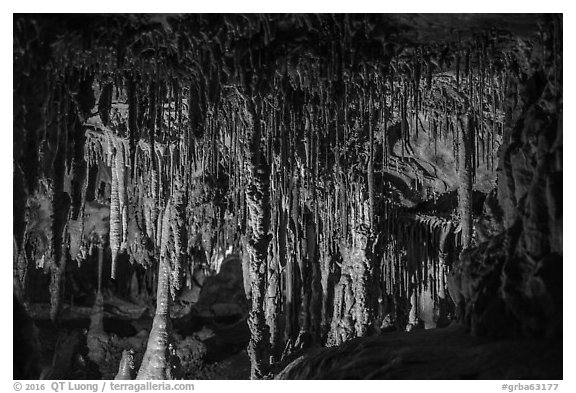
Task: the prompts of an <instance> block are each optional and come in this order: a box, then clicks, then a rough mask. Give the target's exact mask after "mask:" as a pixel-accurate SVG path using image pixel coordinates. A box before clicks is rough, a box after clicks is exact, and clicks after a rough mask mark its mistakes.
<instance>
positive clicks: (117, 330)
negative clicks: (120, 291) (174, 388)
mask: <svg viewBox="0 0 576 393" xmlns="http://www.w3.org/2000/svg"><path fill="white" fill-rule="evenodd" d="M34 319H35V323H36V326H37V327H38V331H39V338H40V342H41V346H42V349H43V353H42V357H43V358H44V360H45V363H50V362H51V361H50V359H52V363H53V364H54V363H58V364H66V365H67V366H66V367H62V368H63V369H65V370H67V371H66V373H65V374H61V375H60V374H53V375H52V377H54V378H55V379H58V378H60V379H100V378H102V379H112V378H114V375H115V373H116V371H117V367H118V362H119V357H120V355H121V349H122V347H124V349H125V346H126V345H127V344H126V343H129V344H130V345H132V346H138V345H139V344H138V343H142V344H143V343H145V342H146V339H147V335H146V334H142V331H143V330H144V331H146V330H148V329H149V326H151V324H152V319H151V318H149V317H144V318H140V319H138V320H127V319H120V318H113V317H108V318H106V319H105V320H104V327H105V330H106V331H107V333H108V334H109V335H110V336H111V337H112V336H113V337H114V338H113V339H112V341H113V342H114V343H115V344H114V346H111V347H110V349H109V351H110V352H111V354H110V359H111V361H110V362H109V363H110V364H109V367H108V368H106V369H105V370H104V369H103V368H102V367H100V372H98V368H97V367H96V365H94V364H93V365H92V366H91V367H90V366H89V365H87V363H89V362H87V361H86V358H87V350H86V348H85V335H86V332H87V330H88V327H89V320H88V319H87V318H85V316H84V315H82V313H76V317H74V315H73V313H69V314H68V317H67V318H66V319H65V320H63V321H61V323H60V325H59V326H55V325H53V324H52V323H51V322H50V321H49V320H47V319H45V318H38V316H37V318H34ZM174 322H175V323H174V331H175V334H176V337H177V342H178V345H180V346H181V347H185V346H187V345H190V343H189V341H188V340H187V339H188V338H189V337H194V339H195V340H197V341H196V342H202V345H203V346H204V348H205V349H204V352H203V355H202V357H201V362H200V363H198V360H197V359H194V361H195V362H196V363H189V364H193V365H194V367H193V368H190V367H188V368H187V369H186V370H185V375H184V377H185V378H186V379H220V380H221V379H249V376H250V361H249V358H248V355H247V353H246V346H247V344H248V341H249V338H250V332H249V329H248V326H247V324H246V320H245V319H240V320H237V321H234V322H229V321H226V322H224V323H222V322H219V323H218V322H215V321H213V320H212V321H210V320H195V321H190V320H181V321H177V320H174ZM144 333H145V332H144ZM63 337H65V339H63ZM58 341H62V342H64V343H65V344H64V346H63V345H62V344H60V345H59V344H58ZM140 345H141V344H140ZM194 345H196V344H194ZM58 346H59V347H60V350H59V352H60V354H58V356H55V352H56V351H55V348H56V347H58ZM62 348H66V349H65V350H63V349H62ZM141 350H142V348H141ZM187 350H189V351H191V352H193V351H195V350H196V349H195V348H194V347H190V348H187ZM562 354H563V348H562V341H546V340H539V341H538V340H528V339H489V338H478V337H473V336H472V335H470V334H469V333H468V332H467V331H466V329H465V328H463V327H462V326H459V325H456V324H452V325H450V326H448V327H446V328H436V329H429V330H414V331H411V332H390V333H385V334H382V335H380V336H376V337H368V338H358V339H354V340H351V341H349V342H347V343H345V344H343V345H341V346H339V347H334V348H313V349H308V350H305V351H304V352H301V353H299V354H298V355H296V354H294V356H293V357H292V359H294V358H296V356H300V357H298V358H296V360H294V361H292V362H291V363H290V364H289V365H288V366H287V367H286V368H285V369H284V370H283V371H281V372H280V373H279V374H278V375H277V378H281V379H562V377H563V375H562ZM54 359H58V360H57V362H55V361H54ZM284 365H285V363H284V364H283V365H282V366H284ZM69 370H72V371H69ZM279 370H280V369H279V368H278V369H277V371H279ZM56 377H58V378H56Z"/></svg>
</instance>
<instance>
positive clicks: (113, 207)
mask: <svg viewBox="0 0 576 393" xmlns="http://www.w3.org/2000/svg"><path fill="white" fill-rule="evenodd" d="M114 154H115V155H116V156H118V151H116V152H115V153H114ZM117 163H118V158H117V157H116V159H115V160H114V161H113V163H112V184H111V194H110V235H109V243H110V250H111V251H112V268H111V273H110V276H111V278H112V279H115V278H116V261H117V258H118V253H119V252H120V249H121V246H122V236H123V231H122V204H121V202H120V186H119V176H118V170H119V165H117Z"/></svg>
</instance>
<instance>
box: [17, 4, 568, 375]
mask: <svg viewBox="0 0 576 393" xmlns="http://www.w3.org/2000/svg"><path fill="white" fill-rule="evenodd" d="M562 22H563V21H562V16H561V15H556V14H545V15H538V14H529V15H514V14H508V15H497V14H486V15H469V14H452V15H442V14H426V15H411V14H394V15H388V14H384V15H379V14H370V15H361V14H336V15H328V14H317V15H307V14H295V15H283V14H274V15H254V14H249V15H223V14H210V15H198V14H184V15H146V14H140V15H120V14H118V15H15V16H14V31H13V35H14V45H13V47H14V52H13V59H14V64H13V65H14V75H13V78H14V79H13V82H14V94H13V101H14V114H13V119H14V132H13V139H14V144H13V197H14V204H13V209H14V216H13V249H14V252H13V274H14V280H13V281H14V378H16V379H25V378H26V379H39V378H46V379H114V378H117V379H181V378H183V379H210V378H212V379H242V378H243V379H248V378H252V379H270V378H278V379H282V378H287V379H313V378H320V379H340V378H353V379H364V378H382V379H387V378H395V379H396V378H405V379H416V378H425V379H434V378H438V379H459V378H466V379H470V378H487V379H500V378H508V379H540V378H543V379H557V378H562V339H563V337H562V335H563V333H562V315H563V314H562V303H563V299H562V284H563V280H562V269H563V268H562V259H563V251H562V249H563V247H562V217H563V213H562V204H563V202H562V188H563V180H562V160H563V158H562V146H563V137H562V105H563V103H562V100H563V95H562V75H563V74H562V73H563V71H562V63H563V61H562V60H563V57H562V46H563V41H562Z"/></svg>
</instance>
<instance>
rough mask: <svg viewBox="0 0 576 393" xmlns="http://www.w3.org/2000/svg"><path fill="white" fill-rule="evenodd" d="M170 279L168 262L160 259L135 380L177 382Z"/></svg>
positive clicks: (178, 372) (177, 362) (178, 375)
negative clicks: (151, 314) (147, 332)
mask: <svg viewBox="0 0 576 393" xmlns="http://www.w3.org/2000/svg"><path fill="white" fill-rule="evenodd" d="M170 277H171V269H170V262H169V260H168V259H167V258H165V257H162V256H161V257H160V261H159V263H158V288H157V291H156V313H155V315H154V320H153V322H152V330H150V336H149V338H148V344H147V345H146V352H145V353H144V357H143V358H142V364H141V366H140V369H139V370H138V375H137V376H136V379H145V380H146V379H179V378H180V373H181V371H180V360H179V358H178V356H177V355H176V348H175V341H174V337H173V335H172V321H171V319H170V301H171V299H170V285H171V284H170V281H171V280H170Z"/></svg>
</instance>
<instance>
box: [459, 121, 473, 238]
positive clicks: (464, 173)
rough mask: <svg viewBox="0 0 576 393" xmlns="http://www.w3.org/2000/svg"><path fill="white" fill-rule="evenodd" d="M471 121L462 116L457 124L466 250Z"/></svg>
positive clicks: (469, 235)
mask: <svg viewBox="0 0 576 393" xmlns="http://www.w3.org/2000/svg"><path fill="white" fill-rule="evenodd" d="M472 127H473V121H472V118H471V115H470V114H466V115H463V116H462V117H461V119H460V124H459V128H460V129H459V132H458V134H459V141H458V142H459V147H460V148H459V166H458V176H459V181H460V183H459V184H460V185H459V189H458V211H459V214H460V224H461V228H462V232H461V238H462V247H463V248H464V249H465V248H468V247H469V246H470V244H471V240H472V152H471V149H472V143H471V137H472V135H471V131H472Z"/></svg>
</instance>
